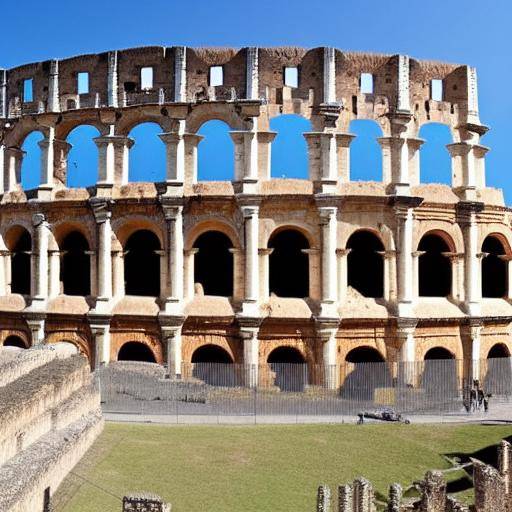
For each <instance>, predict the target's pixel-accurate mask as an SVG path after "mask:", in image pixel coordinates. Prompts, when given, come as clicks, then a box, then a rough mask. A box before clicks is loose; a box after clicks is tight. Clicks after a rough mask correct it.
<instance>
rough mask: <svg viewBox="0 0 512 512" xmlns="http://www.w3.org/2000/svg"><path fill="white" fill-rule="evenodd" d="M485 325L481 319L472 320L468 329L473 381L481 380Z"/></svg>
mask: <svg viewBox="0 0 512 512" xmlns="http://www.w3.org/2000/svg"><path fill="white" fill-rule="evenodd" d="M482 327H483V324H482V322H481V320H480V319H478V320H477V319H470V320H469V325H468V327H467V331H466V333H467V336H468V338H469V339H468V338H466V339H467V340H468V341H469V342H470V343H471V378H472V379H473V380H480V377H481V375H480V360H481V359H482V352H481V333H482Z"/></svg>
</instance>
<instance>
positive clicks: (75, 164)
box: [66, 124, 100, 188]
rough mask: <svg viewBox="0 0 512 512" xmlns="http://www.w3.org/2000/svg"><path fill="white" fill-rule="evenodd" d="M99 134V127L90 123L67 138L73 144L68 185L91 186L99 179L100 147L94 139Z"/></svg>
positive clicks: (69, 158)
mask: <svg viewBox="0 0 512 512" xmlns="http://www.w3.org/2000/svg"><path fill="white" fill-rule="evenodd" d="M99 135H100V132H99V131H98V129H97V128H96V127H94V126H91V125H88V124H82V125H80V126H77V127H76V128H74V129H73V130H71V132H69V134H68V136H67V138H66V142H68V143H69V144H70V145H71V148H70V150H69V153H68V158H67V176H66V184H67V186H68V187H70V188H77V187H90V186H92V185H95V184H96V182H97V181H98V147H97V146H96V143H95V142H94V139H95V138H96V137H99Z"/></svg>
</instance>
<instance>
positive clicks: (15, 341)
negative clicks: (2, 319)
mask: <svg viewBox="0 0 512 512" xmlns="http://www.w3.org/2000/svg"><path fill="white" fill-rule="evenodd" d="M2 346H4V347H18V348H28V347H29V345H28V344H27V341H26V340H25V339H23V338H22V337H21V336H18V335H16V334H10V335H9V336H7V337H6V338H5V339H4V341H3V343H2Z"/></svg>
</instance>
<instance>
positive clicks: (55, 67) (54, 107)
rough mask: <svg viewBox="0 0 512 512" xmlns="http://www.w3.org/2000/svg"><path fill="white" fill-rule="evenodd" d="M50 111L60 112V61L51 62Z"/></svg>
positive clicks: (48, 109)
mask: <svg viewBox="0 0 512 512" xmlns="http://www.w3.org/2000/svg"><path fill="white" fill-rule="evenodd" d="M46 110H47V111H48V112H60V99H59V61H58V60H52V61H51V62H50V76H49V79H48V105H47V109H46Z"/></svg>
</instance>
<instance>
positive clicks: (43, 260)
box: [30, 213, 50, 310]
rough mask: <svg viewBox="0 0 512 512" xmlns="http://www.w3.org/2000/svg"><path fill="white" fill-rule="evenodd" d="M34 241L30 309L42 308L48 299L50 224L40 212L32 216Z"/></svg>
mask: <svg viewBox="0 0 512 512" xmlns="http://www.w3.org/2000/svg"><path fill="white" fill-rule="evenodd" d="M32 224H33V226H34V241H33V251H32V287H31V295H32V303H31V305H30V309H32V310H43V309H45V307H46V302H47V299H48V245H49V236H50V226H49V224H48V222H47V220H46V217H45V215H44V214H42V213H36V214H34V215H33V216H32Z"/></svg>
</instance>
